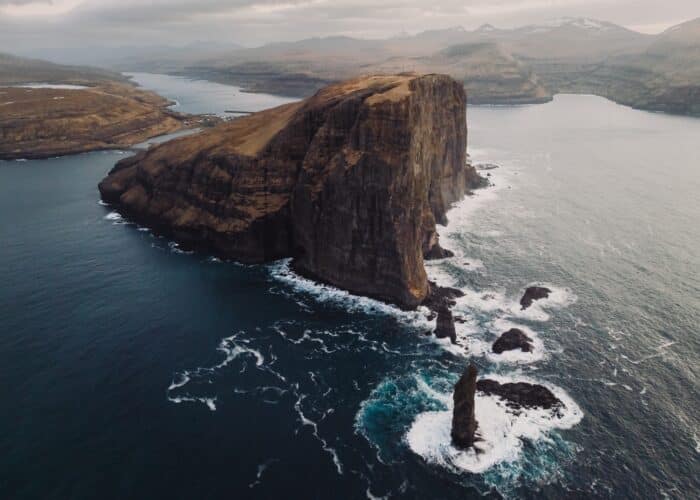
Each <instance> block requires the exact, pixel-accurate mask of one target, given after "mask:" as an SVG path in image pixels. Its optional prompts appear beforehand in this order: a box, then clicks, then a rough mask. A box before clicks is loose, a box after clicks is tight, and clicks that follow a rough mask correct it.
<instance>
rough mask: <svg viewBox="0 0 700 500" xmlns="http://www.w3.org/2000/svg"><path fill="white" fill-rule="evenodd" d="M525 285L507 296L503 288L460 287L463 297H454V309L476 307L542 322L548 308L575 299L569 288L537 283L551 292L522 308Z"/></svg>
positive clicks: (479, 309)
mask: <svg viewBox="0 0 700 500" xmlns="http://www.w3.org/2000/svg"><path fill="white" fill-rule="evenodd" d="M527 286H533V285H527ZM527 286H526V287H524V288H523V290H522V292H521V293H520V294H519V295H518V296H516V297H511V296H508V295H507V294H506V292H505V291H503V290H481V291H477V290H471V289H468V288H465V289H462V291H463V292H464V297H459V298H457V299H456V302H457V304H456V306H455V310H456V311H462V312H468V311H470V310H474V309H476V310H478V311H482V312H488V313H494V314H497V315H499V316H501V317H512V318H521V319H526V320H530V321H539V322H544V321H549V319H550V313H549V312H548V310H550V309H561V308H564V307H568V306H569V305H571V304H573V303H574V302H576V300H577V297H576V295H575V294H574V293H573V292H572V291H571V290H569V289H566V288H561V287H556V286H554V285H551V284H538V286H546V287H547V288H549V289H550V290H552V293H551V294H550V295H549V297H548V298H546V299H541V300H537V301H534V302H533V303H532V305H531V306H530V307H528V308H527V309H525V310H523V309H522V307H521V305H520V299H521V298H522V293H525V288H527Z"/></svg>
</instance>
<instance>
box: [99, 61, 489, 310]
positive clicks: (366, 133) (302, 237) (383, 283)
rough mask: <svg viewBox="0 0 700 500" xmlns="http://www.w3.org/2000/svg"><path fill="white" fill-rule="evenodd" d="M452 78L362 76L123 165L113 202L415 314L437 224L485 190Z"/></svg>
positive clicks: (165, 228) (214, 248)
mask: <svg viewBox="0 0 700 500" xmlns="http://www.w3.org/2000/svg"><path fill="white" fill-rule="evenodd" d="M465 106H466V96H465V93H464V89H463V87H462V85H461V84H459V83H457V82H455V81H454V80H452V79H451V78H449V77H447V76H444V75H425V76H417V75H397V76H379V77H364V78H361V79H357V80H351V81H348V82H344V83H340V84H336V85H332V86H330V87H327V88H325V89H323V90H320V91H319V92H318V93H317V94H316V95H314V96H313V97H311V98H309V99H306V100H304V101H300V102H297V103H292V104H287V105H284V106H281V107H278V108H275V109H272V110H267V111H262V112H260V113H255V114H253V115H250V116H246V117H243V118H239V119H237V120H234V121H232V122H229V123H225V124H222V125H220V126H218V127H215V128H213V129H210V130H207V131H204V132H202V133H200V134H197V135H195V136H191V137H186V138H181V139H177V140H174V141H170V142H168V143H165V144H162V145H159V146H156V147H154V148H151V149H150V150H148V151H147V152H146V153H145V154H142V155H137V156H136V157H133V158H129V159H126V160H123V161H122V162H120V164H118V165H117V167H116V168H115V169H114V170H113V171H112V172H111V173H110V175H109V176H108V177H107V178H106V179H104V180H103V181H102V182H101V183H100V185H99V188H100V193H101V195H102V198H103V200H104V201H106V202H108V203H111V204H113V205H115V206H116V208H117V209H118V210H119V211H120V212H122V213H123V214H124V215H126V216H127V217H129V218H131V219H133V220H136V221H137V222H139V223H141V224H144V225H147V226H150V227H151V228H153V229H154V230H156V231H157V232H160V233H163V234H166V235H167V236H170V237H172V238H173V239H175V240H177V241H178V243H180V244H181V245H182V246H183V247H185V248H195V249H201V250H204V251H207V252H211V253H214V254H216V255H221V256H223V257H227V258H233V259H237V260H241V261H244V262H265V261H271V260H275V259H279V258H283V257H293V258H294V269H295V270H296V271H297V272H300V273H301V274H304V275H306V276H308V277H311V278H313V279H317V280H319V281H322V282H325V283H329V284H331V285H335V286H338V287H340V288H343V289H346V290H349V291H351V292H353V293H357V294H360V295H366V296H370V297H374V298H377V299H380V300H384V301H387V302H392V303H395V304H398V305H399V306H401V307H404V308H415V307H416V306H418V305H419V304H421V303H422V302H423V301H424V300H425V299H426V297H428V294H429V292H430V286H429V284H428V279H427V275H426V273H425V269H424V267H423V256H424V255H425V254H429V253H430V252H431V250H432V248H433V246H434V245H435V244H437V232H436V230H435V225H436V223H440V224H444V223H446V215H445V214H446V212H447V210H448V208H449V207H450V205H451V204H452V203H453V202H455V201H457V200H459V199H461V198H462V197H463V196H464V195H465V194H466V193H468V191H469V189H470V188H471V187H472V186H478V185H481V184H482V182H483V181H482V178H481V177H480V176H479V175H478V174H477V172H476V170H475V169H474V168H473V167H472V166H470V165H468V164H466V166H465V150H466V141H467V128H466V118H465Z"/></svg>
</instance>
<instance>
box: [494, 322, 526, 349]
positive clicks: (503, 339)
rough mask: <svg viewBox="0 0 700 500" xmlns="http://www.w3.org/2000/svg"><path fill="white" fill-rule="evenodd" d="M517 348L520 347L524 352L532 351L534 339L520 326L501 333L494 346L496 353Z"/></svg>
mask: <svg viewBox="0 0 700 500" xmlns="http://www.w3.org/2000/svg"><path fill="white" fill-rule="evenodd" d="M517 349H520V350H521V351H522V352H532V339H531V338H530V337H528V336H527V335H525V333H524V332H523V331H522V330H520V329H518V328H511V329H510V330H508V331H507V332H506V333H504V334H503V335H501V336H500V337H499V338H498V340H496V342H494V344H493V347H492V350H493V352H495V353H496V354H503V353H504V352H505V351H515V350H517Z"/></svg>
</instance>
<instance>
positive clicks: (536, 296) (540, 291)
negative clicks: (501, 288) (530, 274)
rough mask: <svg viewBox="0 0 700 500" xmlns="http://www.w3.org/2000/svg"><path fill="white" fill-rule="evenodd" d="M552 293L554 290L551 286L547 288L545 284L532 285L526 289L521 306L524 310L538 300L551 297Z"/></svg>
mask: <svg viewBox="0 0 700 500" xmlns="http://www.w3.org/2000/svg"><path fill="white" fill-rule="evenodd" d="M550 293H552V291H551V290H550V289H549V288H545V287H543V286H531V287H530V288H528V289H527V290H525V294H524V295H523V298H522V299H520V306H521V308H522V310H523V311H524V310H525V309H527V308H528V307H530V306H531V305H532V303H533V302H534V301H536V300H540V299H546V298H547V297H549V294H550Z"/></svg>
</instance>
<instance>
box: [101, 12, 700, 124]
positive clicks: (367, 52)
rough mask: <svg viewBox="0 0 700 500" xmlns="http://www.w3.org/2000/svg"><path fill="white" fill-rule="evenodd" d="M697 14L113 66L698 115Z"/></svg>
mask: <svg viewBox="0 0 700 500" xmlns="http://www.w3.org/2000/svg"><path fill="white" fill-rule="evenodd" d="M699 47H700V19H695V20H692V21H688V22H686V23H682V24H680V25H678V26H675V27H672V28H670V29H668V30H666V31H665V32H663V33H660V34H658V35H648V34H643V33H639V32H636V31H633V30H630V29H628V28H625V27H623V26H619V25H616V24H613V23H610V22H606V21H600V20H597V19H591V18H586V17H565V18H560V19H553V20H549V21H544V22H541V23H535V24H531V25H528V26H522V27H516V28H499V27H497V26H494V25H492V24H484V25H482V26H480V27H479V28H477V29H475V30H466V29H464V28H463V27H461V26H456V27H451V28H446V29H436V30H428V31H424V32H421V33H417V34H414V35H408V34H405V33H404V34H400V35H397V36H393V37H389V38H384V39H374V40H371V39H359V38H352V37H348V36H332V37H314V38H307V39H303V40H298V41H294V42H278V43H272V44H268V45H264V46H262V47H256V48H240V47H235V48H231V49H229V50H227V49H226V48H222V47H218V48H207V47H198V48H197V49H183V50H182V51H179V52H177V51H176V52H174V53H173V52H168V53H167V55H166V54H162V53H158V54H148V53H144V54H141V55H138V56H133V57H129V58H128V59H121V60H119V61H117V62H115V63H114V64H113V66H112V67H113V68H115V69H119V70H134V71H154V72H164V73H170V74H180V75H189V76H196V77H199V78H205V79H208V80H212V81H218V82H222V83H232V84H236V85H240V86H243V87H244V88H246V89H247V90H249V91H253V92H271V93H278V94H283V95H291V96H298V97H303V96H308V95H310V94H312V93H313V92H315V91H316V90H318V89H319V88H321V87H323V86H325V85H328V84H330V83H332V82H336V81H339V80H343V79H348V78H352V77H354V76H357V75H363V74H369V73H383V72H396V71H418V72H425V73H447V74H449V75H451V76H453V77H454V78H456V79H457V80H459V81H461V82H462V83H463V84H464V86H465V88H466V89H467V91H468V93H469V101H470V102H472V103H483V104H525V103H539V102H545V101H547V100H550V99H551V98H552V96H553V95H554V94H556V93H561V92H582V93H593V94H598V95H602V96H605V97H608V98H610V99H612V100H615V101H617V102H619V103H623V104H627V105H630V106H633V107H637V108H641V109H649V110H655V111H666V112H671V113H679V114H690V115H700V103H698V98H697V96H698V92H699V90H698V89H699V87H700V83H699V81H700V78H699V76H700V50H699Z"/></svg>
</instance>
